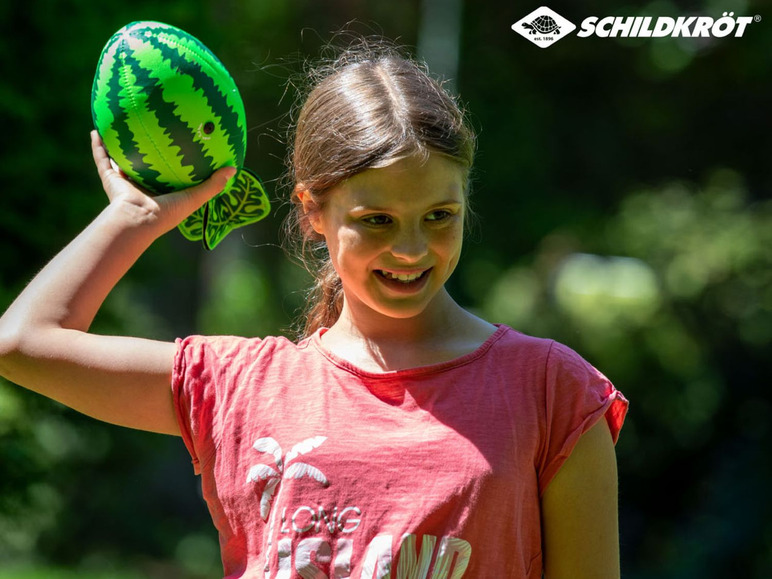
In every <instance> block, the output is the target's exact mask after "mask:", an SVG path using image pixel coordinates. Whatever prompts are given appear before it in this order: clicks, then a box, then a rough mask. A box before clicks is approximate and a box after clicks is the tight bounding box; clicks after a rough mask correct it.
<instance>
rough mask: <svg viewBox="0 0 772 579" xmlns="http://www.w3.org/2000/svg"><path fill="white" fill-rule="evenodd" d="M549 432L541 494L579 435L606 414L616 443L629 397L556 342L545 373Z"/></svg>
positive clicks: (541, 466) (541, 468)
mask: <svg viewBox="0 0 772 579" xmlns="http://www.w3.org/2000/svg"><path fill="white" fill-rule="evenodd" d="M545 382H546V384H545V425H544V428H545V433H544V439H543V447H542V454H541V459H540V461H539V465H538V469H539V494H540V495H543V494H544V491H545V489H546V488H547V485H549V483H550V481H551V480H552V479H553V478H554V476H555V475H556V474H557V472H558V471H559V470H560V467H561V466H562V465H563V463H564V462H565V461H566V459H567V458H568V457H569V456H570V454H571V452H572V451H573V449H574V447H575V446H576V443H577V441H578V440H579V438H580V437H581V436H582V434H584V433H585V432H587V431H588V430H589V429H590V428H591V427H592V426H594V425H595V424H596V423H597V422H598V421H599V420H600V419H601V418H603V417H605V419H606V422H607V423H608V426H609V430H610V431H611V437H612V439H613V441H614V443H615V444H616V442H617V439H618V438H619V432H620V430H621V428H622V424H623V423H624V420H625V416H626V414H627V409H628V405H629V403H628V401H627V399H626V398H625V397H624V395H623V394H622V393H621V392H620V391H619V390H617V389H616V388H615V387H614V385H613V384H612V383H611V382H610V381H609V380H608V378H606V377H605V376H604V375H603V374H602V373H600V372H599V371H598V370H596V369H595V368H594V367H593V366H592V365H590V364H589V363H588V362H587V361H585V360H584V359H583V358H582V357H581V356H579V355H578V354H577V353H576V352H574V351H573V350H571V349H570V348H568V347H566V346H564V345H562V344H559V343H557V342H553V343H552V345H551V347H550V351H549V354H548V356H547V368H546V373H545Z"/></svg>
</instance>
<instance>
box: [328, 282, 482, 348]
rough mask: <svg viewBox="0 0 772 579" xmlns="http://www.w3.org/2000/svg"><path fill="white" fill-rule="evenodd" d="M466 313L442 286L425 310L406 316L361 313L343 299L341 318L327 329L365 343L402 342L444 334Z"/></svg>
mask: <svg viewBox="0 0 772 579" xmlns="http://www.w3.org/2000/svg"><path fill="white" fill-rule="evenodd" d="M467 315H468V314H467V312H465V311H464V310H463V308H461V306H459V305H458V304H457V303H456V302H455V300H453V298H452V297H450V294H448V293H447V291H446V290H445V289H443V290H442V291H441V292H440V293H439V294H438V295H437V296H436V297H435V298H434V299H433V300H432V302H431V303H430V304H429V305H428V306H427V308H426V309H425V310H424V311H422V312H421V313H420V314H419V315H417V316H413V317H409V318H395V317H390V316H385V315H383V314H379V313H378V312H374V311H372V310H365V311H362V312H360V311H357V308H354V307H352V306H351V304H350V303H349V302H348V301H345V300H344V302H343V309H342V311H341V314H340V318H339V319H338V321H337V322H336V323H335V324H334V325H333V327H332V328H331V330H330V331H331V332H333V331H334V334H338V335H347V336H349V337H350V338H354V339H358V340H363V341H365V342H373V343H389V342H400V343H403V344H405V343H410V342H421V341H424V340H427V339H431V338H433V337H435V336H439V335H447V334H448V332H449V330H451V329H452V327H454V326H455V325H457V323H458V322H459V321H460V320H462V319H464V318H466V316H467Z"/></svg>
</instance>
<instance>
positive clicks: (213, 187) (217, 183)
mask: <svg viewBox="0 0 772 579" xmlns="http://www.w3.org/2000/svg"><path fill="white" fill-rule="evenodd" d="M236 172H237V169H236V167H223V168H221V169H218V170H217V171H215V172H214V173H212V175H211V176H210V177H209V178H208V179H207V180H206V181H204V182H202V183H199V184H198V185H195V186H193V187H189V188H187V189H183V190H181V191H177V192H175V193H168V194H167V195H162V196H161V197H157V198H156V199H157V200H158V201H163V202H168V203H170V204H172V205H176V206H177V207H178V210H179V211H180V214H181V217H180V221H181V220H182V219H184V218H185V217H187V216H188V215H190V214H191V213H193V212H194V211H195V210H196V209H198V208H199V207H201V206H202V205H203V204H204V203H206V202H207V201H209V200H210V199H212V198H213V197H215V196H216V195H217V194H218V193H220V192H221V191H223V190H224V189H225V186H226V185H227V184H228V181H229V180H230V179H231V178H232V177H233V176H234V175H235V174H236Z"/></svg>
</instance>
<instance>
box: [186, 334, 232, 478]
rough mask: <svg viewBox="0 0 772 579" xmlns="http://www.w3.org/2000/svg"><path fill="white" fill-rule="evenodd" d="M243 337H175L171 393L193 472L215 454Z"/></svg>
mask: <svg viewBox="0 0 772 579" xmlns="http://www.w3.org/2000/svg"><path fill="white" fill-rule="evenodd" d="M243 341H244V340H243V338H234V337H229V336H220V337H204V336H189V337H187V338H183V339H177V340H176V344H177V353H176V356H175V359H174V367H173V370H172V397H173V401H174V409H175V412H176V414H177V422H178V424H179V426H180V432H181V433H182V440H183V441H184V442H185V446H186V447H187V449H188V452H190V456H191V458H192V461H193V467H194V469H195V472H196V474H200V473H201V469H202V467H203V465H205V464H206V463H207V461H209V460H210V459H211V458H212V456H214V452H215V449H216V447H217V445H218V436H219V432H220V423H221V413H222V409H223V408H224V407H226V406H227V398H228V396H229V392H230V391H231V390H232V388H233V384H234V383H235V382H236V380H237V375H238V371H239V367H240V365H239V364H238V358H239V350H240V345H242V343H243Z"/></svg>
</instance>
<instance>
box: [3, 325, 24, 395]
mask: <svg viewBox="0 0 772 579" xmlns="http://www.w3.org/2000/svg"><path fill="white" fill-rule="evenodd" d="M8 326H9V324H7V323H6V322H5V320H1V319H0V376H2V377H3V378H6V379H8V380H12V378H11V374H12V372H13V359H14V358H16V357H17V356H18V354H19V352H20V350H21V347H20V344H21V338H20V337H19V332H18V331H15V330H14V329H13V328H10V327H8Z"/></svg>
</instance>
